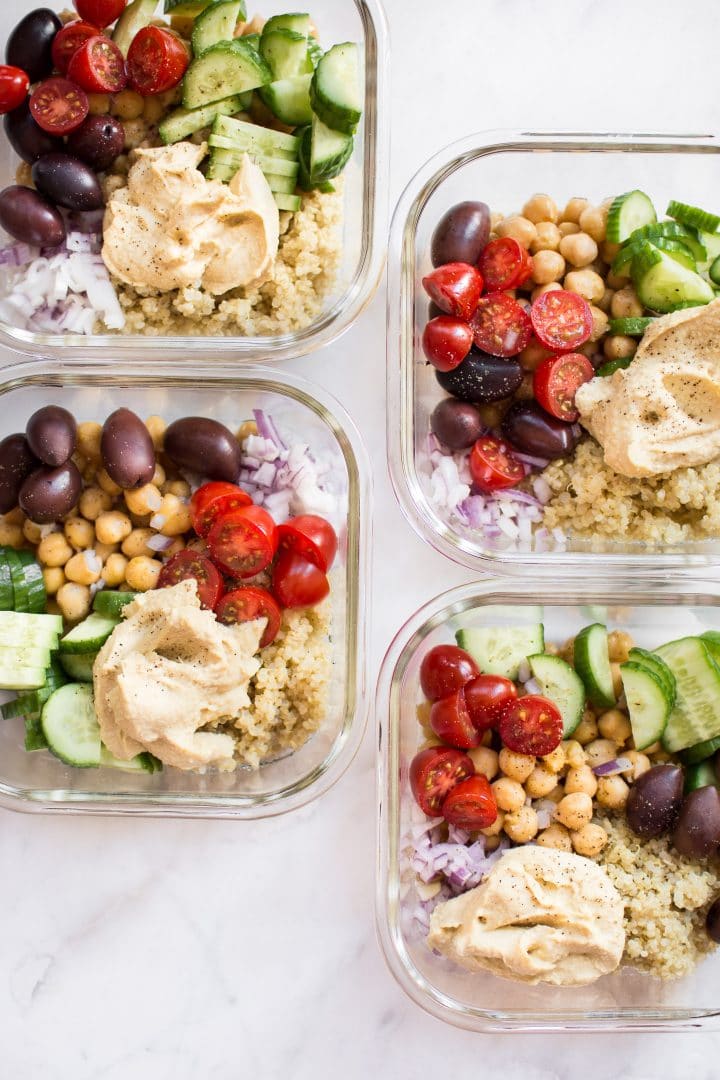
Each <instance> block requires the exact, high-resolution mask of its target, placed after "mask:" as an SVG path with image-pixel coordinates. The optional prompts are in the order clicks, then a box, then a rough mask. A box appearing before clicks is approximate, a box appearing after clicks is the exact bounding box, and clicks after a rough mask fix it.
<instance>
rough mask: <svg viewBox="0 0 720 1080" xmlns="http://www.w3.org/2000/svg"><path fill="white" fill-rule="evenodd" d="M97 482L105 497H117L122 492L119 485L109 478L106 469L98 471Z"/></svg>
mask: <svg viewBox="0 0 720 1080" xmlns="http://www.w3.org/2000/svg"><path fill="white" fill-rule="evenodd" d="M97 482H98V484H99V485H100V487H101V488H102V490H103V491H104V492H105V493H106V494H107V495H112V496H115V495H119V494H120V493H121V491H122V488H121V487H120V485H119V484H116V483H115V481H114V480H112V479H111V478H110V476H109V474H108V472H107V470H106V469H98V474H97ZM108 509H109V507H108Z"/></svg>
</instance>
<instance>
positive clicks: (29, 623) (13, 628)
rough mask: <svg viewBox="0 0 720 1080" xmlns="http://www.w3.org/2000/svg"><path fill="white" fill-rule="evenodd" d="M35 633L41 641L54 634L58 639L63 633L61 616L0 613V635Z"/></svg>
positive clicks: (11, 612)
mask: <svg viewBox="0 0 720 1080" xmlns="http://www.w3.org/2000/svg"><path fill="white" fill-rule="evenodd" d="M33 631H37V632H38V633H40V634H42V635H43V639H45V638H47V637H49V636H50V635H51V634H54V635H55V636H56V637H59V636H60V634H62V631H63V621H62V616H61V615H46V614H40V613H33V614H30V613H28V612H19V611H0V633H5V632H7V633H28V634H29V633H32V632H33Z"/></svg>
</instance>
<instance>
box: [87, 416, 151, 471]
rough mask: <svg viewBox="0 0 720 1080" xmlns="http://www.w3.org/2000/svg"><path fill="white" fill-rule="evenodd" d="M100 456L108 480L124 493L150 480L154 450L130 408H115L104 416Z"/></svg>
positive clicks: (146, 431) (142, 425)
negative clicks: (106, 416) (113, 482)
mask: <svg viewBox="0 0 720 1080" xmlns="http://www.w3.org/2000/svg"><path fill="white" fill-rule="evenodd" d="M100 453H101V454H102V460H103V465H104V466H105V469H106V471H107V473H108V476H109V477H110V479H111V480H114V481H115V483H116V484H117V485H118V487H121V488H124V489H125V490H126V491H127V490H129V489H130V488H136V487H142V486H143V484H149V483H150V481H151V480H152V478H153V474H154V473H155V447H154V446H153V441H152V439H151V438H150V432H149V431H148V429H147V428H146V427H145V425H144V424H143V422H142V420H141V419H140V417H139V416H136V415H135V413H134V412H131V411H130V409H116V410H115V412H114V413H112V414H111V415H110V416H108V418H107V420H106V421H105V424H104V426H103V430H102V437H101V439H100Z"/></svg>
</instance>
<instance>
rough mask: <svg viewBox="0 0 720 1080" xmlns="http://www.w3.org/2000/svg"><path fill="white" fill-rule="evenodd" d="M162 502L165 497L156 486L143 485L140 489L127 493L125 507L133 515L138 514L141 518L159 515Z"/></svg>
mask: <svg viewBox="0 0 720 1080" xmlns="http://www.w3.org/2000/svg"><path fill="white" fill-rule="evenodd" d="M162 501H163V497H162V495H161V494H160V490H159V489H158V488H157V487H155V484H143V486H142V487H140V488H133V490H132V491H126V492H125V505H126V506H127V508H128V510H129V511H130V513H131V514H137V515H138V516H140V517H143V516H145V515H147V514H157V513H158V511H159V510H160V507H161V506H162Z"/></svg>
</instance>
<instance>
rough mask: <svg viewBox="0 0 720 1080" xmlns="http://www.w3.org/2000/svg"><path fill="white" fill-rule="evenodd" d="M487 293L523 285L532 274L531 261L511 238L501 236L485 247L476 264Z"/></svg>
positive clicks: (522, 248)
mask: <svg viewBox="0 0 720 1080" xmlns="http://www.w3.org/2000/svg"><path fill="white" fill-rule="evenodd" d="M478 267H479V269H480V273H481V274H482V276H483V281H484V282H485V289H486V290H487V292H502V291H503V289H516V288H517V287H518V286H519V285H523V284H524V283H525V282H526V281H527V280H528V278H529V277H530V275H531V274H532V260H531V258H530V256H529V255H528V253H527V251H526V250H525V248H524V247H523V246H522V244H521V243H520V242H519V241H518V240H515V239H514V237H512V236H501V237H499V238H498V239H497V240H491V241H490V242H489V243H488V244H486V245H485V247H484V249H483V252H482V255H481V256H480V260H479V262H478Z"/></svg>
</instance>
